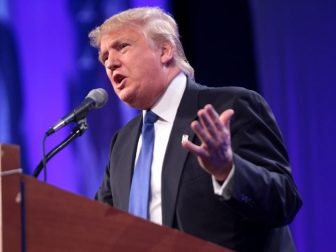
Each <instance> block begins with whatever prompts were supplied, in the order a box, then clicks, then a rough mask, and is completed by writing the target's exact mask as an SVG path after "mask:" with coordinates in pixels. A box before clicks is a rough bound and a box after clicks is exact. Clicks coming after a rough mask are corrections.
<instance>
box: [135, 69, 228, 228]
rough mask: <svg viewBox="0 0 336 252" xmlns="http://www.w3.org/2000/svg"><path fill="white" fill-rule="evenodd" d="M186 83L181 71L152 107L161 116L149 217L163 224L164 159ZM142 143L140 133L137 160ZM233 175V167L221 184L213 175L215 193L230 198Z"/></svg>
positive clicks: (155, 125)
mask: <svg viewBox="0 0 336 252" xmlns="http://www.w3.org/2000/svg"><path fill="white" fill-rule="evenodd" d="M186 85H187V77H186V76H185V74H184V73H182V72H181V73H179V74H178V75H177V76H176V77H175V78H174V79H173V80H172V82H171V83H170V84H169V86H168V88H167V90H166V91H165V92H164V94H163V95H162V96H161V97H160V99H159V100H158V101H157V102H156V103H155V105H154V106H153V107H152V109H151V111H153V112H154V113H155V114H156V115H158V116H159V119H158V120H157V121H156V122H155V124H154V130H155V140H154V150H153V161H152V167H151V188H150V192H151V197H150V203H149V217H150V220H151V221H152V222H155V223H157V224H160V225H161V224H162V204H161V173H162V165H163V159H164V156H165V153H166V149H167V145H168V140H169V136H170V133H171V130H172V127H173V123H174V120H175V116H176V113H177V109H178V107H179V105H180V102H181V99H182V96H183V93H184V90H185V88H186ZM145 112H146V111H143V116H144V115H145ZM181 140H182V136H181ZM141 144H142V138H141V135H140V137H139V140H138V146H137V153H136V160H137V158H138V155H139V152H140V149H141ZM135 162H136V161H135ZM232 176H233V169H232V171H231V173H230V175H229V177H228V179H226V180H225V182H224V183H223V185H220V184H219V183H218V182H217V181H216V180H215V179H214V177H213V178H212V179H213V186H214V193H216V194H219V195H222V196H223V197H224V198H229V197H230V195H229V192H228V190H226V188H227V187H228V184H229V183H228V182H229V180H231V179H230V178H231V177H232Z"/></svg>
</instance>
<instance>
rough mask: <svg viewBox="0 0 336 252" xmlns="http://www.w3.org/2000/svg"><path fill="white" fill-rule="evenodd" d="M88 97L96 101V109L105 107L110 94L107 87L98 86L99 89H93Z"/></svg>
mask: <svg viewBox="0 0 336 252" xmlns="http://www.w3.org/2000/svg"><path fill="white" fill-rule="evenodd" d="M86 98H90V99H92V100H93V101H94V102H95V105H94V107H95V108H96V109H98V108H101V107H103V106H104V105H105V104H106V102H107V100H108V94H107V92H106V90H105V89H103V88H97V89H92V90H91V91H90V92H89V93H88V95H87V96H86Z"/></svg>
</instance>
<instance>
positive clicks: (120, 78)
mask: <svg viewBox="0 0 336 252" xmlns="http://www.w3.org/2000/svg"><path fill="white" fill-rule="evenodd" d="M125 78H126V76H124V75H122V74H116V75H114V76H113V81H114V83H115V84H116V85H120V84H121V83H122V82H123V80H124V79H125Z"/></svg>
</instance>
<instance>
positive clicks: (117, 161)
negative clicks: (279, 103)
mask: <svg viewBox="0 0 336 252" xmlns="http://www.w3.org/2000/svg"><path fill="white" fill-rule="evenodd" d="M209 103H210V104H212V105H213V106H214V107H215V109H216V110H217V111H218V113H221V112H222V111H224V110H226V109H229V108H232V109H234V111H235V114H234V116H233V118H232V120H231V140H232V147H233V151H234V164H235V173H234V176H233V180H232V184H231V185H230V193H231V198H230V199H229V200H226V199H224V198H223V197H220V196H217V195H215V194H214V190H213V185H212V181H211V176H210V175H209V174H207V173H206V172H204V171H203V170H202V169H201V168H200V167H199V165H198V162H197V159H196V158H195V157H194V155H192V154H191V153H188V152H187V151H186V150H184V149H183V148H182V146H181V138H182V135H183V134H188V135H189V139H192V140H193V142H195V143H199V140H198V138H197V137H196V135H195V134H194V133H193V131H192V130H191V128H190V123H191V122H192V121H193V120H195V119H197V111H198V110H199V109H200V108H202V107H203V106H204V105H206V104H209ZM141 125H142V116H141V115H139V116H137V117H135V118H134V119H133V120H131V121H130V122H129V123H128V124H127V125H126V126H125V127H123V128H122V129H121V130H120V131H119V132H117V133H116V134H115V136H114V138H113V141H112V144H111V151H110V160H109V164H108V167H107V169H106V173H105V175H104V179H103V183H102V185H101V187H100V189H99V191H98V193H97V195H96V197H97V198H98V200H101V201H103V202H107V203H109V204H111V205H113V206H114V207H117V208H120V209H122V210H125V211H127V209H128V201H129V192H130V185H131V179H132V172H133V164H134V159H135V153H136V147H137V141H138V137H139V134H140V131H141ZM300 206H301V199H300V196H299V195H298V192H297V190H296V186H295V184H294V182H293V179H292V177H291V173H290V167H289V163H288V156H287V152H286V149H285V147H284V144H283V141H282V138H281V134H280V132H279V129H278V127H277V125H276V122H275V119H274V117H273V114H272V112H271V110H270V109H269V107H268V105H267V104H266V103H265V101H264V100H263V99H262V98H261V96H260V95H258V94H257V93H255V92H253V91H249V90H246V89H243V88H238V87H223V88H208V87H204V86H201V85H198V84H196V83H194V82H193V81H191V80H188V83H187V88H186V91H185V92H184V95H183V97H182V101H181V104H180V106H179V108H178V111H177V115H176V118H175V121H174V124H173V128H172V132H171V135H170V139H169V142H168V146H167V151H166V154H165V159H164V163H163V169H162V218H163V225H166V226H169V227H173V228H177V229H179V230H182V231H184V232H186V233H189V234H192V235H195V236H197V237H200V238H203V239H205V240H208V241H212V242H214V243H217V244H219V245H222V246H225V247H228V248H231V249H234V250H237V251H272V252H276V251H282V252H283V251H286V252H287V251H295V249H294V246H293V243H292V240H291V236H290V233H289V229H288V227H287V226H286V225H287V224H289V223H290V222H291V221H292V220H293V218H294V217H295V215H296V213H297V211H298V210H299V208H300Z"/></svg>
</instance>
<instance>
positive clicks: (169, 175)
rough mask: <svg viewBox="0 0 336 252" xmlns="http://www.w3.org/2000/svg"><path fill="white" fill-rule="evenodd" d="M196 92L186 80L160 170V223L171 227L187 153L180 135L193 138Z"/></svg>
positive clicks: (191, 83)
mask: <svg viewBox="0 0 336 252" xmlns="http://www.w3.org/2000/svg"><path fill="white" fill-rule="evenodd" d="M198 92H199V90H198V89H197V86H196V84H195V83H194V82H191V81H190V80H188V83H187V87H186V90H185V92H184V94H183V97H182V100H181V103H180V105H179V108H178V110H177V114H176V118H175V121H174V124H173V128H172V131H171V134H170V138H169V142H168V146H167V151H166V155H165V158H164V163H163V168H162V187H161V188H162V192H161V193H162V194H161V195H162V222H163V224H164V225H167V226H172V225H173V220H174V213H175V205H176V198H177V193H178V187H179V182H180V178H181V174H182V170H183V167H184V163H185V160H186V158H187V155H188V152H187V151H186V150H184V149H183V147H182V145H181V140H182V135H183V134H187V135H188V136H189V139H193V138H194V135H195V134H194V132H193V131H192V129H191V128H190V124H191V122H192V121H193V120H195V118H196V117H197V111H198Z"/></svg>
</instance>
